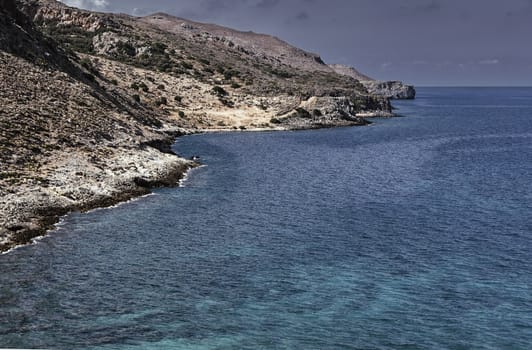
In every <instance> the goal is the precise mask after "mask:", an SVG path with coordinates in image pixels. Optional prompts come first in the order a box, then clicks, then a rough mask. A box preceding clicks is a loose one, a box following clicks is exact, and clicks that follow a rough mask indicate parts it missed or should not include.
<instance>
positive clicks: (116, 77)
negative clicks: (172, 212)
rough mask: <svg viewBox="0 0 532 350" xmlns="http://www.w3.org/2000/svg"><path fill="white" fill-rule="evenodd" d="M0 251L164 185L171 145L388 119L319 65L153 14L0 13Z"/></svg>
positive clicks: (173, 175) (355, 86) (357, 89)
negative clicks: (179, 140)
mask: <svg viewBox="0 0 532 350" xmlns="http://www.w3.org/2000/svg"><path fill="white" fill-rule="evenodd" d="M0 5H1V7H0V11H1V16H0V61H1V64H0V105H1V106H2V107H1V109H0V147H1V148H2V152H1V153H0V157H1V163H0V250H6V249H9V248H10V247H12V246H14V245H17V244H21V243H26V242H28V241H29V240H30V239H31V238H32V237H34V236H36V235H40V234H42V233H43V232H44V231H45V230H46V229H48V228H49V227H50V225H51V224H52V223H54V222H56V221H57V217H58V215H62V214H64V213H66V212H68V211H71V210H85V209H88V208H93V207H96V206H101V205H108V204H111V203H115V202H118V201H121V200H124V199H126V198H130V197H132V196H136V195H139V194H142V193H147V192H148V191H149V188H150V187H152V186H157V185H171V184H175V183H176V181H177V179H178V178H179V177H180V176H181V175H182V173H183V172H184V171H185V170H186V168H188V167H190V166H194V163H193V162H190V161H186V160H183V159H181V158H179V157H178V156H176V155H175V154H173V153H172V152H171V151H170V150H169V147H168V146H169V145H170V144H171V142H172V140H173V139H174V138H175V137H176V136H177V135H180V134H184V133H190V132H198V131H208V130H234V129H237V130H246V129H247V130H264V129H265V130H270V129H271V130H287V129H306V128H318V127H330V126H341V125H346V126H347V125H364V124H367V121H366V120H365V119H364V117H363V116H391V105H390V103H389V100H388V98H386V97H383V96H380V95H378V94H371V93H368V91H367V89H366V88H365V87H364V86H363V85H362V84H361V83H360V82H359V81H358V80H357V79H355V78H354V77H351V76H348V75H342V74H337V73H336V72H335V71H334V70H333V69H332V68H331V67H329V66H327V65H326V64H325V63H323V62H322V60H321V59H320V58H319V56H317V55H315V54H311V53H307V52H305V51H303V50H300V49H297V48H295V47H292V46H290V45H289V44H287V43H285V42H283V41H282V40H280V39H277V38H275V37H271V36H268V35H262V34H255V33H251V32H239V31H235V30H231V29H228V28H223V27H220V26H216V25H210V24H201V23H196V22H191V21H187V20H185V19H180V18H176V17H172V16H169V15H166V14H155V15H151V16H147V17H143V18H138V17H132V16H127V15H117V14H106V13H95V12H90V11H84V10H79V9H75V8H71V7H68V6H65V5H63V4H62V3H60V2H57V1H52V0H21V1H19V2H18V3H16V2H15V1H14V0H0Z"/></svg>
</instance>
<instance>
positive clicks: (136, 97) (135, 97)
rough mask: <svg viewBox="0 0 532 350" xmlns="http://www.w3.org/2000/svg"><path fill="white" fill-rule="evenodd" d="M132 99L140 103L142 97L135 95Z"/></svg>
mask: <svg viewBox="0 0 532 350" xmlns="http://www.w3.org/2000/svg"><path fill="white" fill-rule="evenodd" d="M131 97H132V98H133V100H135V102H137V103H140V96H139V95H137V94H135V95H133V96H131Z"/></svg>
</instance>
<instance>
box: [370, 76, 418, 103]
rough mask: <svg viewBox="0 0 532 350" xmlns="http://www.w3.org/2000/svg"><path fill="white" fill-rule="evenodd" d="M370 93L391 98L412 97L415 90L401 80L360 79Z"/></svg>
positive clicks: (414, 94) (407, 98) (414, 95)
mask: <svg viewBox="0 0 532 350" xmlns="http://www.w3.org/2000/svg"><path fill="white" fill-rule="evenodd" d="M361 83H362V85H364V87H365V88H366V89H368V92H369V93H370V94H374V95H379V96H384V97H387V98H391V99H406V100H409V99H414V98H416V90H415V89H414V86H412V85H406V84H403V82H401V81H378V80H366V81H361Z"/></svg>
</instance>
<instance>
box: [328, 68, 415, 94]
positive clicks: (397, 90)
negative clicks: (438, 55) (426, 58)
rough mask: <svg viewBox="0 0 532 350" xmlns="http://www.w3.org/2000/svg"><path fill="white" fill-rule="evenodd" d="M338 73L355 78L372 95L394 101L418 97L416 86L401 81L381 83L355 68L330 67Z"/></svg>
mask: <svg viewBox="0 0 532 350" xmlns="http://www.w3.org/2000/svg"><path fill="white" fill-rule="evenodd" d="M329 67H331V68H332V69H333V70H334V71H335V72H336V73H338V74H342V75H345V76H349V77H352V78H355V79H357V80H359V81H360V83H361V84H362V85H364V87H365V88H366V89H367V90H368V92H369V93H370V94H374V95H378V96H384V97H387V98H392V99H413V98H415V97H416V90H415V88H414V86H412V85H407V84H404V83H403V82H401V81H379V80H375V79H373V78H370V77H368V76H367V75H364V74H362V73H360V72H359V71H358V70H356V69H355V68H353V67H349V66H345V65H342V64H331V65H329Z"/></svg>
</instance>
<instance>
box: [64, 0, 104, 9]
mask: <svg viewBox="0 0 532 350" xmlns="http://www.w3.org/2000/svg"><path fill="white" fill-rule="evenodd" d="M61 2H63V3H65V4H66V5H68V6H73V7H77V8H80V9H85V10H91V11H103V10H106V9H107V7H108V6H109V3H108V2H107V0H61Z"/></svg>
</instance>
